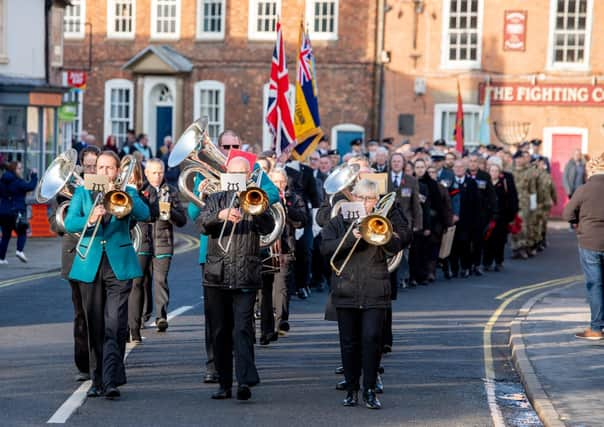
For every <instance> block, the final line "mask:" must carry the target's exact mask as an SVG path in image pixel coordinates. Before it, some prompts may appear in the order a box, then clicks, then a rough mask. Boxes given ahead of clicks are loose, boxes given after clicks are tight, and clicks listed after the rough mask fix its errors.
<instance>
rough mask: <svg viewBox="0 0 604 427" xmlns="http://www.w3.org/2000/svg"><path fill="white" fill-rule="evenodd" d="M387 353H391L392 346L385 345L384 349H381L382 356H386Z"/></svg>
mask: <svg viewBox="0 0 604 427" xmlns="http://www.w3.org/2000/svg"><path fill="white" fill-rule="evenodd" d="M388 353H392V346H391V345H388V344H385V345H384V347H382V354H388Z"/></svg>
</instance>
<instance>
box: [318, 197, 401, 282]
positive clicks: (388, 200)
mask: <svg viewBox="0 0 604 427" xmlns="http://www.w3.org/2000/svg"><path fill="white" fill-rule="evenodd" d="M395 200H396V193H394V192H392V193H388V194H386V195H385V196H384V197H382V198H381V199H380V200H379V202H378V203H377V204H376V205H375V208H374V209H373V213H372V214H371V215H368V216H366V217H365V218H363V219H362V220H360V219H357V220H356V221H354V222H353V223H352V224H350V227H348V229H347V230H346V233H344V237H342V239H341V240H340V243H339V244H338V246H337V247H336V250H335V252H334V253H333V255H332V256H331V259H330V260H329V265H330V266H331V268H332V269H333V271H334V272H335V273H336V276H340V275H341V274H342V272H343V271H344V268H346V265H347V264H348V261H350V258H351V257H352V254H353V253H354V251H355V250H356V248H357V245H358V244H359V242H360V241H361V239H363V240H365V241H366V242H367V243H369V244H370V245H373V246H383V245H385V244H387V243H388V242H389V241H390V239H392V234H393V229H392V223H391V222H390V220H389V219H388V218H386V216H387V215H388V212H390V209H392V206H394V202H395ZM355 228H358V229H359V231H360V233H361V237H359V238H357V239H356V241H355V242H354V244H353V245H352V248H350V250H349V251H348V254H347V255H346V258H344V261H343V262H342V265H340V266H339V267H338V266H336V264H335V260H336V258H337V256H338V255H339V253H340V251H341V250H342V245H344V242H345V241H346V239H347V238H348V236H349V235H350V234H351V233H352V231H353V230H354V229H355Z"/></svg>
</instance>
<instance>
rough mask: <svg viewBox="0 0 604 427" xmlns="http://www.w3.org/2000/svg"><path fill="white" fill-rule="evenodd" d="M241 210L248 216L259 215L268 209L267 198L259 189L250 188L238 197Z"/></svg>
mask: <svg viewBox="0 0 604 427" xmlns="http://www.w3.org/2000/svg"><path fill="white" fill-rule="evenodd" d="M239 199H240V200H241V209H242V210H243V212H244V213H247V214H250V215H260V214H262V213H264V211H266V210H267V209H268V196H267V195H266V193H265V192H264V190H261V189H260V188H256V187H254V188H250V189H248V190H245V191H242V192H241V195H240V196H239Z"/></svg>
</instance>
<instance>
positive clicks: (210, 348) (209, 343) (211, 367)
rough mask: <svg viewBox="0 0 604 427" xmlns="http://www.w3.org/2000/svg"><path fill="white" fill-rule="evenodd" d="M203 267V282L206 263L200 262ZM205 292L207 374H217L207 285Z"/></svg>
mask: <svg viewBox="0 0 604 427" xmlns="http://www.w3.org/2000/svg"><path fill="white" fill-rule="evenodd" d="M200 267H201V278H202V282H203V267H204V264H200ZM202 288H203V289H204V292H203V314H204V318H205V321H204V333H205V347H206V357H207V359H206V374H210V375H215V374H217V373H218V372H217V371H216V364H215V363H214V341H213V336H214V329H213V328H212V319H211V318H210V308H209V301H210V300H209V299H208V297H207V295H206V292H205V287H203V286H202Z"/></svg>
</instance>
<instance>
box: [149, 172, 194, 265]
mask: <svg viewBox="0 0 604 427" xmlns="http://www.w3.org/2000/svg"><path fill="white" fill-rule="evenodd" d="M159 191H160V194H161V193H162V192H163V191H168V193H169V194H170V196H169V201H170V220H168V221H164V220H161V219H159V197H158V194H157V191H156V190H155V188H154V187H153V186H152V185H151V184H148V183H147V184H145V186H144V187H143V188H142V190H141V194H142V196H143V200H145V201H146V202H147V204H148V205H149V208H150V211H151V213H152V215H151V216H152V217H151V221H149V222H139V223H138V224H139V226H140V228H141V231H142V241H141V247H140V248H139V250H138V253H146V254H151V255H154V256H160V255H173V254H174V230H173V228H174V227H173V226H177V227H182V226H184V225H185V224H186V223H187V215H186V213H185V208H184V206H183V205H182V203H181V202H180V198H179V197H178V191H177V190H176V188H175V187H173V186H171V185H169V184H168V183H166V182H163V183H162V184H161V185H160V187H159Z"/></svg>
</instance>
